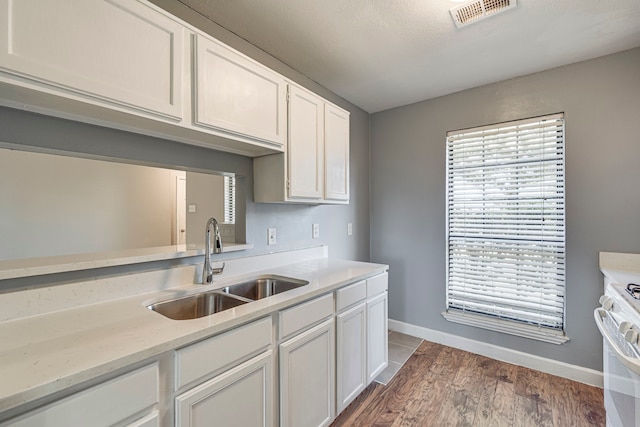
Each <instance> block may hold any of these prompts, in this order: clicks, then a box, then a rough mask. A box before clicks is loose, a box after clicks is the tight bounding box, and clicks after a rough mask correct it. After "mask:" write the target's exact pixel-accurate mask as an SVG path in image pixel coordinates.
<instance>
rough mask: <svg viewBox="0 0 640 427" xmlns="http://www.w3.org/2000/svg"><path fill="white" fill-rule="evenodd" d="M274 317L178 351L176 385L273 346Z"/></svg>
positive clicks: (203, 375)
mask: <svg viewBox="0 0 640 427" xmlns="http://www.w3.org/2000/svg"><path fill="white" fill-rule="evenodd" d="M271 327H272V323H271V317H267V318H264V319H262V320H258V321H256V322H253V323H250V324H248V325H246V326H242V327H239V328H236V329H234V330H232V331H230V332H226V333H223V334H221V335H218V336H215V337H213V338H209V339H206V340H204V341H201V342H199V343H197V344H193V345H190V346H189V347H185V348H182V349H180V350H178V351H176V386H175V389H176V390H178V389H180V388H181V387H183V386H185V385H187V384H189V383H191V382H193V381H195V380H197V379H199V378H202V377H205V376H208V375H211V374H214V373H216V371H218V370H220V369H223V368H229V367H231V365H233V364H236V362H237V363H240V362H242V361H243V360H245V359H247V358H249V357H251V356H253V355H254V354H256V353H258V352H260V351H262V350H263V349H265V348H266V347H268V346H269V345H271Z"/></svg>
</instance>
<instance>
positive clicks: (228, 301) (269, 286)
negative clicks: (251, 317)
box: [147, 275, 309, 320]
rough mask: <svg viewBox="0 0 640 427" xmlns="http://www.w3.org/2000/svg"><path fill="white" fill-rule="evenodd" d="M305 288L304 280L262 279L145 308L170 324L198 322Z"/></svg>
mask: <svg viewBox="0 0 640 427" xmlns="http://www.w3.org/2000/svg"><path fill="white" fill-rule="evenodd" d="M308 284H309V282H307V281H305V280H298V279H292V278H290V277H282V276H275V275H263V276H259V277H257V278H255V279H252V280H248V281H245V282H242V283H238V284H234V285H229V286H226V287H224V288H221V289H216V290H214V291H208V292H201V293H198V294H194V295H189V296H185V297H181V298H175V299H171V300H167V301H160V302H157V303H155V304H151V305H149V306H147V308H148V309H150V310H153V311H155V312H157V313H160V314H162V315H163V316H165V317H168V318H169V319H173V320H187V319H197V318H199V317H204V316H209V315H211V314H215V313H219V312H221V311H224V310H228V309H230V308H234V307H237V306H239V305H242V304H246V303H248V302H252V301H257V300H260V299H263V298H268V297H270V296H273V295H277V294H280V293H282V292H287V291H290V290H292V289H297V288H299V287H301V286H305V285H308Z"/></svg>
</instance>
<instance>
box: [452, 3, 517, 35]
mask: <svg viewBox="0 0 640 427" xmlns="http://www.w3.org/2000/svg"><path fill="white" fill-rule="evenodd" d="M514 7H516V0H471V1H468V2H466V3H463V4H461V5H460V6H456V7H454V8H452V9H451V10H450V12H451V17H452V18H453V22H455V24H456V27H458V28H462V27H465V26H467V25H469V24H473V23H474V22H478V21H481V20H483V19H485V18H488V17H490V16H493V15H495V14H498V13H501V12H504V11H505V10H509V9H512V8H514Z"/></svg>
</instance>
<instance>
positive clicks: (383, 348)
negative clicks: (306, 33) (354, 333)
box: [367, 291, 389, 384]
mask: <svg viewBox="0 0 640 427" xmlns="http://www.w3.org/2000/svg"><path fill="white" fill-rule="evenodd" d="M387 321H388V320H387V292H386V291H385V292H383V293H381V294H379V295H378V296H375V297H373V298H371V299H369V300H368V301H367V376H368V381H367V384H370V383H371V382H372V381H373V380H374V379H375V378H376V377H377V376H378V374H380V372H382V371H383V370H384V368H386V367H387V364H388V351H389V350H388V347H387V345H388V343H387V341H388V339H389V335H388V331H387V329H388V328H387V326H388V325H387Z"/></svg>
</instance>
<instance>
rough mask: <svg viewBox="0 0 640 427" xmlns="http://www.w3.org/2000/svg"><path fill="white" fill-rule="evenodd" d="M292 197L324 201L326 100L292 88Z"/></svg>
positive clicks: (290, 173) (290, 144)
mask: <svg viewBox="0 0 640 427" xmlns="http://www.w3.org/2000/svg"><path fill="white" fill-rule="evenodd" d="M287 154H288V157H289V159H288V161H289V197H291V198H305V199H322V197H323V189H324V185H323V184H324V183H323V179H324V178H323V174H324V100H322V99H321V98H319V97H318V96H316V95H314V94H313V93H311V92H308V91H306V90H304V89H301V88H298V87H297V86H293V85H291V86H290V87H289V145H288V153H287Z"/></svg>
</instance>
